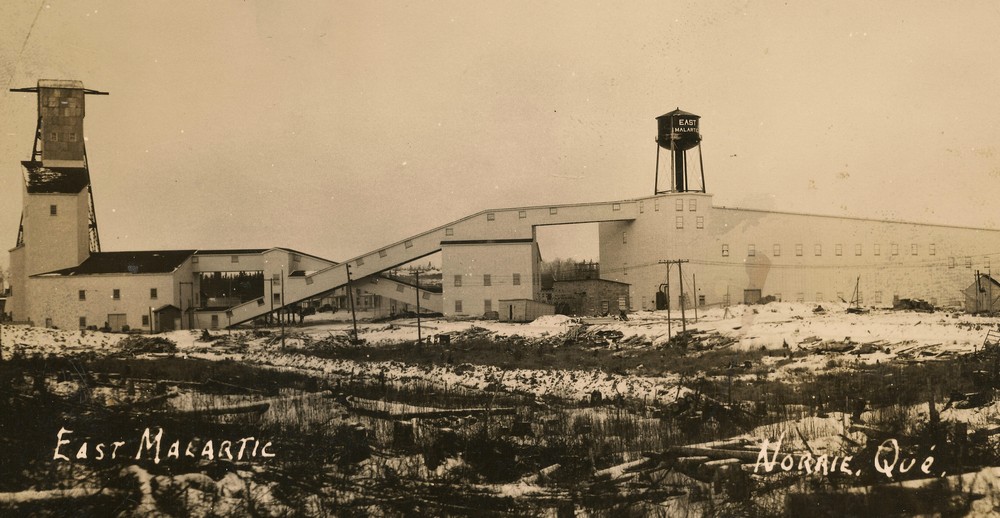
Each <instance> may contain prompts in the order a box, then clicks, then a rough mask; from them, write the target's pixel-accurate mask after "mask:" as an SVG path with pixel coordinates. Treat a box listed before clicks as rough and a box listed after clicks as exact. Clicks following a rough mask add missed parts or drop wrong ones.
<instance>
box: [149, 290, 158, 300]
mask: <svg viewBox="0 0 1000 518" xmlns="http://www.w3.org/2000/svg"><path fill="white" fill-rule="evenodd" d="M156 295H157V293H156V288H149V298H151V299H153V300H156Z"/></svg>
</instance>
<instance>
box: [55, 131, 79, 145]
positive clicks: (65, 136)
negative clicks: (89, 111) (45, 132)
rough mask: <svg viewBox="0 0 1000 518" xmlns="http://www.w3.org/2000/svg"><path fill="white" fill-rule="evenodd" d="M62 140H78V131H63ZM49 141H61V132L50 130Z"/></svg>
mask: <svg viewBox="0 0 1000 518" xmlns="http://www.w3.org/2000/svg"><path fill="white" fill-rule="evenodd" d="M62 140H63V142H76V133H75V132H70V133H63V134H62ZM49 142H59V132H57V131H50V132H49Z"/></svg>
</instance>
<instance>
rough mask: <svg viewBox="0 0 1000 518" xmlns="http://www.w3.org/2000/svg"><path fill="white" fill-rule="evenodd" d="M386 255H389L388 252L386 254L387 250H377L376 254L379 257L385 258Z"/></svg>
mask: <svg viewBox="0 0 1000 518" xmlns="http://www.w3.org/2000/svg"><path fill="white" fill-rule="evenodd" d="M387 255H389V254H388V253H387V252H386V251H385V250H379V251H378V256H379V259H383V258H385V256H387Z"/></svg>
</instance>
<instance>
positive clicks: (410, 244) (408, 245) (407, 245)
mask: <svg viewBox="0 0 1000 518" xmlns="http://www.w3.org/2000/svg"><path fill="white" fill-rule="evenodd" d="M403 248H413V241H412V240H406V241H403Z"/></svg>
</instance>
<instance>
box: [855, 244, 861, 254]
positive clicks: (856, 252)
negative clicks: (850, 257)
mask: <svg viewBox="0 0 1000 518" xmlns="http://www.w3.org/2000/svg"><path fill="white" fill-rule="evenodd" d="M854 255H861V245H860V244H858V245H854Z"/></svg>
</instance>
